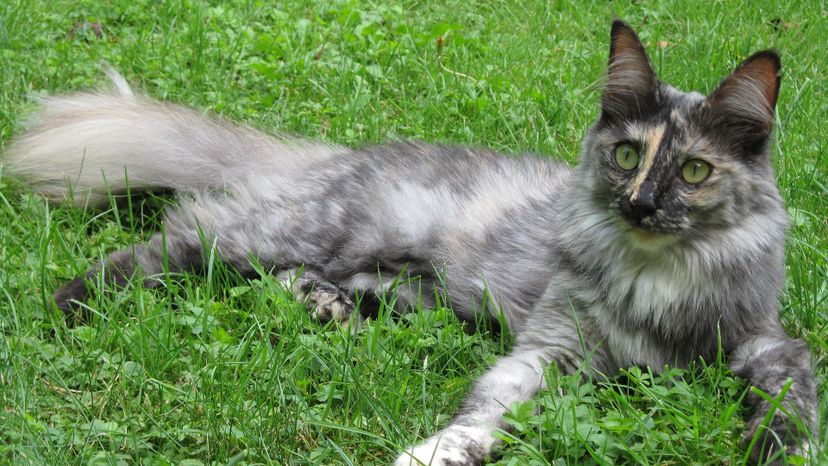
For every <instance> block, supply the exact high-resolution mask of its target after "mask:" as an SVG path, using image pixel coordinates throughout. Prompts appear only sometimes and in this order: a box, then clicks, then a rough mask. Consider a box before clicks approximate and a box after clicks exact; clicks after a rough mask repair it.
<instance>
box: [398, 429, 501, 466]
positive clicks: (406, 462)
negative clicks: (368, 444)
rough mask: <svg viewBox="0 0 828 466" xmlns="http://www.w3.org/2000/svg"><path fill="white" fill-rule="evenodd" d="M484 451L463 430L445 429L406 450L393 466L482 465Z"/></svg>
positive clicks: (476, 441) (475, 440)
mask: <svg viewBox="0 0 828 466" xmlns="http://www.w3.org/2000/svg"><path fill="white" fill-rule="evenodd" d="M485 453H486V452H485V449H484V448H483V447H482V446H481V444H480V443H479V442H478V440H477V439H475V438H474V437H473V436H470V435H469V433H468V432H466V431H465V430H464V429H463V428H456V429H451V428H449V429H446V430H445V431H443V432H441V433H439V434H437V435H435V436H433V437H431V438H430V439H428V440H427V441H426V442H424V443H422V444H420V445H417V446H416V447H412V448H407V449H406V450H405V451H404V452H403V453H402V454H400V456H398V457H397V459H396V460H395V461H394V466H421V465H430V466H431V465H433V466H476V465H479V464H482V463H483V457H484V456H485Z"/></svg>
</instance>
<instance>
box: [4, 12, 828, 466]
mask: <svg viewBox="0 0 828 466" xmlns="http://www.w3.org/2000/svg"><path fill="white" fill-rule="evenodd" d="M702 5H703V6H702ZM827 8H828V7H826V6H825V4H824V2H818V1H810V2H804V1H803V2H798V1H792V2H775V1H756V2H750V3H749V4H747V3H744V4H743V3H742V2H705V3H704V4H702V3H700V2H693V1H674V2H626V1H625V2H592V3H588V2H576V1H574V0H573V1H569V2H567V1H517V0H514V1H503V2H500V1H498V2H489V1H477V2H473V1H459V0H451V1H442V2H435V1H428V0H426V1H408V0H404V1H401V2H383V1H376V2H361V1H356V0H353V1H340V0H318V1H297V0H288V1H280V2H267V1H264V0H260V1H247V2H244V1H233V2H222V1H210V2H207V1H196V0H193V1H186V0H183V1H176V2H156V1H152V0H111V1H85V0H81V1H65V0H56V1H38V0H5V1H3V2H0V148H1V147H2V145H3V144H7V143H8V141H9V140H10V138H11V137H12V136H13V135H14V134H16V132H17V131H19V129H20V124H21V122H22V121H23V119H24V118H25V116H26V114H27V111H29V110H31V108H32V106H33V105H32V103H31V102H32V97H36V96H38V95H41V94H44V93H50V92H68V91H73V90H80V89H90V88H94V87H96V86H99V85H101V84H103V83H104V82H105V80H104V77H103V73H102V72H101V67H100V63H102V62H108V63H110V64H112V65H113V66H114V67H115V68H117V69H118V70H119V71H121V72H122V73H123V74H124V75H125V76H126V78H127V79H128V80H129V81H130V82H131V83H133V84H134V85H135V86H136V87H137V88H138V89H141V90H142V91H143V92H145V93H147V94H149V95H151V96H153V97H155V98H157V99H162V100H167V101H171V102H177V103H182V104H186V105H190V106H194V107H197V108H199V109H203V110H205V111H209V112H212V113H214V114H219V115H221V116H223V117H225V118H228V119H232V120H235V121H240V122H244V123H245V124H248V125H251V126H253V127H257V128H261V129H265V130H268V131H273V132H283V133H290V134H296V135H301V136H304V137H308V138H314V139H321V140H325V141H330V142H336V143H340V144H346V145H352V146H361V145H366V144H372V143H377V142H381V141H387V140H394V139H399V138H414V139H421V140H426V141H442V142H451V143H458V144H468V145H478V146H488V147H493V148H496V149H498V150H501V151H503V152H506V153H517V152H524V151H532V152H539V153H542V154H548V155H549V156H550V157H558V158H562V159H565V160H567V161H569V162H572V163H574V162H575V161H576V158H577V153H578V150H579V145H580V141H581V138H582V136H583V134H584V133H585V131H586V129H587V128H588V126H589V125H590V123H591V122H592V121H593V119H594V118H595V117H596V116H597V114H598V106H597V103H598V99H599V96H600V92H599V88H600V86H599V85H600V77H601V73H602V71H603V68H604V66H605V64H606V58H607V53H608V50H609V45H608V36H609V25H610V21H611V20H612V18H613V16H614V15H616V16H619V17H621V18H623V19H625V20H626V21H628V22H629V23H630V24H631V25H632V26H633V27H634V28H636V29H637V30H638V31H639V33H640V36H641V39H642V41H643V42H644V43H645V45H646V46H647V47H648V50H649V52H650V54H651V56H652V59H653V63H654V66H655V67H656V70H657V72H658V73H659V74H660V76H661V78H662V79H663V80H665V81H667V82H670V83H673V84H674V85H676V86H677V87H679V88H682V89H685V90H691V89H692V90H698V91H700V92H709V91H711V90H712V89H713V88H714V87H715V86H716V84H717V83H718V82H719V80H720V79H721V78H722V77H724V76H725V75H726V74H727V73H728V72H729V71H730V70H731V69H732V68H733V67H734V65H735V64H737V63H738V62H739V61H740V60H741V59H743V58H745V57H747V56H748V55H749V54H750V53H752V52H754V51H756V50H759V49H763V48H769V47H774V48H776V49H778V50H779V52H780V53H781V56H782V61H783V67H784V77H783V81H782V92H781V97H780V101H779V108H778V110H779V112H778V118H777V121H778V129H777V133H776V136H777V137H776V140H775V143H774V162H775V167H776V168H777V178H778V181H779V185H780V187H781V190H782V193H783V196H784V198H785V200H786V202H787V206H788V211H789V214H790V217H791V229H790V235H789V242H788V261H787V286H786V290H785V294H784V297H783V299H782V305H781V309H782V319H783V321H784V323H785V326H786V328H787V330H788V332H789V333H790V334H791V335H793V336H796V337H797V338H802V339H804V340H805V341H807V342H809V344H810V346H811V348H812V354H813V362H814V366H815V369H816V372H817V378H818V382H819V387H820V391H821V392H824V391H825V388H826V385H828V358H826V356H827V355H828V220H827V219H828V155H826V153H828V126H826V124H825V122H826V121H827V120H828V96H826V87H825V83H826V77H825V73H826V70H828V55H826V53H825V48H826V46H828V9H827ZM0 164H1V163H0ZM0 170H2V168H1V167H0ZM366 188H367V189H370V187H366ZM169 202H170V200H169V199H165V198H163V197H150V198H147V199H142V200H135V201H134V202H133V203H130V204H126V205H124V204H121V205H118V204H115V203H113V204H112V207H111V208H110V209H108V210H105V211H99V210H91V209H88V210H83V209H76V208H72V207H70V206H68V205H49V204H47V203H46V202H44V201H43V200H42V199H41V198H40V197H38V196H37V195H36V194H33V193H32V192H31V191H30V190H28V189H27V188H26V187H25V186H21V185H19V184H18V183H15V182H14V180H10V179H8V178H6V177H3V176H2V171H0V329H2V331H1V332H0V399H2V411H0V463H3V464H96V465H97V464H127V465H129V464H188V465H198V464H253V463H257V464H261V463H274V464H387V463H389V462H390V461H391V460H392V458H393V457H394V456H395V453H396V452H397V451H399V450H400V448H402V447H403V446H405V445H408V444H411V443H412V442H416V441H418V440H421V439H422V438H424V437H426V436H428V435H430V434H431V433H433V432H435V431H436V430H438V429H439V428H440V427H442V426H444V425H445V424H446V423H447V422H448V421H449V420H450V418H451V416H452V415H453V413H454V412H455V411H456V409H457V407H458V405H459V403H460V401H461V399H462V397H463V396H464V394H465V393H466V392H467V390H468V389H469V387H470V384H471V382H472V381H473V379H474V378H475V377H477V376H479V375H480V374H481V373H482V372H483V371H484V370H485V368H486V367H487V366H489V365H491V364H492V363H493V361H494V360H495V359H496V358H497V357H498V356H499V355H502V354H505V353H506V352H508V350H509V346H510V344H511V339H510V338H509V336H508V335H497V334H492V333H491V332H485V331H482V332H478V333H474V334H471V335H469V334H467V333H466V332H465V331H464V329H463V326H462V325H461V324H460V323H459V322H458V321H457V319H456V318H455V317H454V316H453V314H452V313H451V311H450V309H446V308H442V307H439V308H436V309H415V310H414V312H413V313H411V314H406V315H404V316H402V317H395V316H393V315H392V313H390V312H388V311H385V310H384V308H382V309H381V310H380V313H379V315H378V316H377V317H376V318H374V319H371V320H367V321H364V322H362V323H360V324H359V325H357V326H355V327H354V328H352V329H350V330H344V329H342V328H340V327H337V326H335V325H327V326H326V325H321V324H319V323H317V322H315V321H313V320H312V319H311V318H310V317H309V316H308V314H307V310H306V309H305V307H304V306H303V304H302V303H298V302H296V301H295V300H294V299H293V298H291V297H290V296H289V295H288V294H286V293H285V292H284V291H283V290H282V289H281V288H280V286H279V284H278V283H277V282H276V281H275V280H274V278H273V277H271V276H270V275H268V274H267V273H266V272H265V271H262V273H261V274H260V275H259V276H258V277H255V278H253V279H250V278H243V277H240V276H238V275H237V274H236V273H234V272H233V271H232V270H230V269H228V268H227V267H225V266H223V265H222V264H221V263H218V262H216V263H213V264H212V265H211V267H210V268H209V271H208V273H207V275H206V276H195V275H175V276H169V277H167V278H166V280H165V285H166V286H164V287H161V288H159V289H153V290H148V289H143V288H142V287H141V286H140V285H139V284H135V285H134V286H131V287H128V288H127V289H126V290H123V291H121V292H118V293H112V294H107V295H105V296H102V297H100V298H99V299H98V300H96V301H95V302H94V303H93V307H94V309H95V312H94V313H93V316H92V318H91V319H90V320H89V321H88V322H80V323H77V322H75V323H73V322H68V321H67V320H66V319H64V316H63V315H62V314H61V313H60V312H58V311H55V310H54V309H53V307H52V305H51V302H50V300H51V292H52V291H53V290H54V289H55V288H56V287H57V286H59V285H60V284H61V283H62V282H64V281H66V280H68V279H71V278H73V277H74V276H76V275H78V274H79V273H81V272H82V271H84V270H86V269H87V268H88V267H89V266H90V265H91V264H93V263H94V262H96V261H97V260H98V258H99V257H101V256H102V255H104V254H105V253H107V252H109V251H111V250H114V249H118V248H122V247H125V246H127V245H130V244H133V243H136V242H140V241H142V240H144V239H146V238H147V237H149V235H150V234H151V233H152V232H154V231H156V230H158V229H159V228H160V227H161V224H162V221H161V216H160V212H161V210H162V208H163V207H164V205H166V204H167V203H169ZM387 300H393V296H388V297H387ZM386 304H387V303H386ZM71 324H74V325H71ZM548 379H549V383H550V386H551V387H553V388H552V389H551V390H549V391H548V392H545V393H542V394H539V395H538V396H537V397H536V398H535V399H534V400H533V401H532V402H531V403H526V404H523V405H519V406H515V407H513V408H512V412H511V413H510V414H509V419H510V423H511V424H512V425H513V427H514V429H513V431H512V432H511V433H510V434H506V433H504V434H503V436H504V438H505V442H504V444H503V446H502V447H500V448H498V449H497V450H496V454H495V457H494V458H493V460H492V461H496V462H498V464H556V465H563V464H602V465H603V464H607V465H611V464H639V463H640V464H676V465H684V464H724V463H727V464H731V465H736V464H742V463H743V462H744V458H745V455H746V449H745V444H744V442H743V441H742V434H743V432H744V429H745V419H746V417H747V415H748V414H749V413H747V412H746V410H745V409H744V408H743V407H742V404H741V403H740V399H741V398H742V397H744V396H745V394H746V393H747V390H748V387H747V385H746V383H745V382H744V381H743V380H741V379H738V378H735V377H733V376H732V374H731V373H730V372H729V371H728V370H727V368H726V366H725V365H724V364H723V362H722V361H708V362H707V363H702V362H699V364H697V365H696V366H695V367H693V368H691V369H690V370H687V371H684V370H678V369H671V370H667V371H666V372H664V373H662V374H661V375H653V374H652V373H651V372H650V371H648V370H646V369H638V368H633V369H630V370H629V371H626V372H625V373H624V377H621V378H619V379H617V380H610V381H601V380H595V381H592V382H587V383H581V382H580V381H579V380H576V379H574V378H571V377H558V376H557V374H556V373H555V370H554V368H550V370H549V373H548ZM538 407H543V409H537V408H538ZM820 413H821V418H822V421H821V423H820V425H819V432H815V433H814V434H815V435H819V436H820V437H822V438H823V439H825V438H828V397H825V396H823V397H822V400H821V404H820ZM821 462H828V455H826V454H825V453H818V454H817V455H816V458H815V459H814V463H815V464H817V463H821Z"/></svg>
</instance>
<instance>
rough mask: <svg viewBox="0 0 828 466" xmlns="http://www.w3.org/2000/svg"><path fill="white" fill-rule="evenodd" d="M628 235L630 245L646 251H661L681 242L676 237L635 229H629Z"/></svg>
mask: <svg viewBox="0 0 828 466" xmlns="http://www.w3.org/2000/svg"><path fill="white" fill-rule="evenodd" d="M626 233H627V234H626V237H627V239H628V241H629V243H630V245H631V246H633V247H635V248H636V249H640V250H644V251H661V250H663V249H664V248H667V247H669V246H671V245H673V244H675V243H676V242H677V241H678V240H679V238H678V236H676V235H672V234H669V233H656V232H652V231H647V230H643V229H641V228H635V227H633V228H629V229H628V230H627V232H626Z"/></svg>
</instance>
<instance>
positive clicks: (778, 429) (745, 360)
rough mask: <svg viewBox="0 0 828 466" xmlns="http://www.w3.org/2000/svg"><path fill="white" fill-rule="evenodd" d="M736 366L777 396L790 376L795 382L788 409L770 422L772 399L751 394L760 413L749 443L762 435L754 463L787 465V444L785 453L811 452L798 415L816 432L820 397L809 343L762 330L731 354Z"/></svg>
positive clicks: (753, 453)
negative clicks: (798, 421)
mask: <svg viewBox="0 0 828 466" xmlns="http://www.w3.org/2000/svg"><path fill="white" fill-rule="evenodd" d="M730 366H731V368H732V369H733V371H734V372H736V373H737V374H738V375H740V376H742V377H745V378H746V379H748V381H749V382H750V384H751V385H753V386H754V387H756V388H758V389H759V390H761V391H763V392H764V393H766V394H768V395H770V396H772V397H774V398H776V397H778V396H779V394H780V393H781V391H782V390H783V388H784V387H785V386H786V385H787V383H788V381H789V379H790V380H792V381H793V383H792V385H790V387H789V389H788V391H787V393H786V394H785V396H784V398H783V399H782V403H781V406H782V409H781V410H780V409H777V410H776V411H775V412H774V414H773V416H772V417H771V418H770V419H769V420H768V422H767V423H766V422H764V421H765V417H766V416H767V414H768V413H769V412H770V410H771V408H772V404H771V403H770V402H768V401H767V400H765V399H764V398H763V397H761V396H759V395H757V394H756V393H750V394H749V395H748V402H749V403H750V404H751V407H752V408H753V409H754V413H753V417H752V418H751V420H750V422H749V424H748V430H747V432H746V433H745V437H746V440H747V441H748V442H751V441H752V440H753V439H754V438H756V442H755V446H754V447H753V449H752V450H751V452H750V457H751V460H752V461H753V462H754V463H760V462H761V463H762V464H782V462H783V457H784V455H783V454H782V452H781V451H780V450H781V448H784V450H785V455H801V456H805V457H807V456H808V455H809V437H808V432H807V431H806V430H804V429H802V428H800V427H799V426H798V425H797V423H796V422H795V420H794V419H797V418H798V419H799V420H800V421H801V425H804V427H805V428H806V429H809V430H810V431H811V432H812V434H813V435H815V434H816V430H815V429H814V426H815V425H816V418H817V396H816V387H815V381H814V376H813V373H812V371H811V365H810V353H809V352H808V347H807V345H806V344H805V343H804V342H801V341H797V340H793V339H791V338H788V337H787V336H786V335H784V334H782V333H781V332H779V333H773V334H768V335H756V336H753V337H751V338H749V339H747V340H745V341H744V342H743V343H741V344H740V345H739V346H738V347H737V348H736V349H735V350H734V351H733V352H732V353H731V355H730ZM785 411H787V413H786V412H785ZM788 414H790V415H791V416H794V418H793V419H792V418H791V417H790V416H788Z"/></svg>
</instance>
